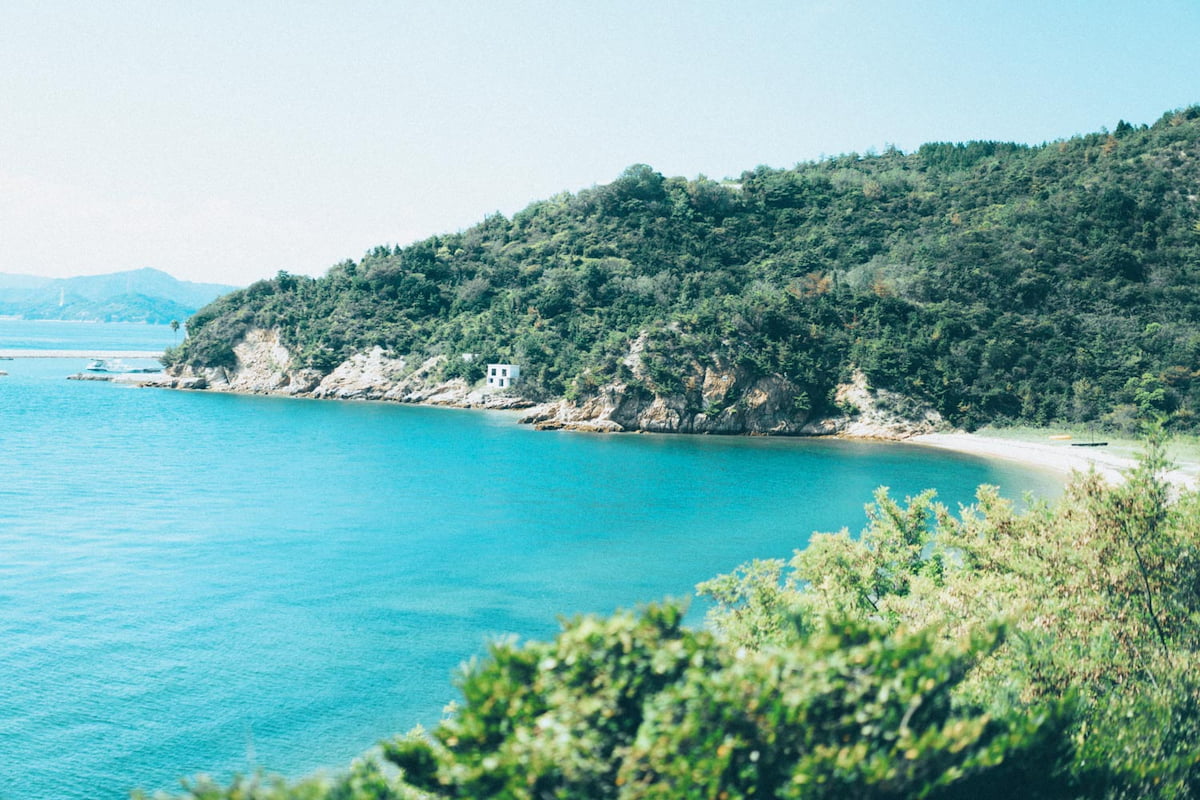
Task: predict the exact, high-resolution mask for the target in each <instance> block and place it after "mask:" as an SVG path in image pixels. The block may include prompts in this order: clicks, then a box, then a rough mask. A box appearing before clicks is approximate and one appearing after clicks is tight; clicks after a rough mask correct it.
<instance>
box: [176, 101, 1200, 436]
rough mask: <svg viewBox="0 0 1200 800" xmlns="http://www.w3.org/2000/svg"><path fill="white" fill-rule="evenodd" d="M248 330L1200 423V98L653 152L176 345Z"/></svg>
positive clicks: (328, 341)
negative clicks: (1034, 129)
mask: <svg viewBox="0 0 1200 800" xmlns="http://www.w3.org/2000/svg"><path fill="white" fill-rule="evenodd" d="M254 327H257V328H276V329H278V330H279V333H280V336H281V339H282V341H283V342H284V343H285V344H286V346H287V348H288V350H289V352H290V353H291V354H292V356H293V359H294V361H295V363H294V364H293V366H294V367H296V368H311V369H315V370H318V371H320V372H329V371H330V370H332V369H333V368H334V367H335V366H337V365H338V364H340V363H341V362H343V361H344V360H345V359H346V358H347V357H348V356H350V355H352V354H353V353H355V352H360V351H363V350H365V349H368V348H371V347H373V346H375V345H379V346H381V347H383V348H384V349H385V350H386V351H388V352H389V353H393V354H396V355H414V356H420V357H428V356H433V355H438V354H444V355H446V356H449V357H448V358H447V359H446V360H445V362H444V365H443V367H442V369H443V371H444V373H445V375H446V376H454V375H461V376H463V377H466V378H469V379H472V380H477V379H478V378H480V377H481V376H482V364H483V363H484V362H486V361H503V362H511V363H517V364H520V365H521V367H522V375H523V379H524V380H525V385H524V388H523V391H524V392H525V393H526V394H528V395H529V396H531V397H533V398H535V399H547V398H552V397H566V398H569V399H572V400H579V399H582V398H586V397H588V396H590V395H591V394H594V393H595V392H596V391H597V387H599V386H602V385H604V384H606V383H612V382H614V381H621V382H624V383H626V384H629V385H631V386H633V389H634V390H636V391H640V392H644V393H646V394H647V395H654V396H662V395H671V394H679V393H681V392H684V391H685V389H686V387H685V386H684V384H685V383H687V382H688V380H689V374H688V372H687V370H685V369H684V368H683V366H682V365H683V364H685V363H689V364H694V363H699V364H701V365H704V364H711V363H718V362H719V363H725V364H735V365H737V366H738V368H740V369H742V370H746V371H748V372H749V373H751V374H754V375H762V376H771V375H775V376H782V377H783V378H786V379H787V380H788V381H789V382H790V384H791V385H794V386H795V387H796V388H795V396H794V398H792V405H793V406H794V408H795V409H797V412H798V413H808V412H813V413H818V412H823V411H829V410H831V408H832V405H833V402H834V401H833V389H834V387H835V385H836V384H837V383H838V382H839V381H841V380H845V379H846V378H847V377H848V376H849V374H850V373H851V371H852V370H853V369H855V368H858V369H861V370H862V371H863V372H864V373H865V374H866V376H867V378H868V380H869V381H870V382H871V384H872V385H873V386H876V387H879V388H886V389H891V390H895V391H898V392H901V393H903V394H905V395H908V396H911V397H913V398H916V399H918V400H921V401H923V402H927V403H929V404H931V405H932V406H933V407H935V408H936V409H937V410H938V411H940V412H941V414H942V415H943V416H944V417H945V418H946V419H948V420H949V421H951V422H953V423H955V424H958V425H963V426H966V427H973V426H977V425H980V424H984V423H989V422H1004V421H1021V422H1030V423H1035V424H1045V423H1048V422H1051V421H1077V422H1083V421H1103V422H1106V423H1109V424H1112V425H1115V426H1122V425H1128V424H1130V421H1131V420H1133V419H1135V418H1138V417H1143V416H1155V417H1164V418H1166V419H1167V420H1168V425H1169V426H1171V427H1174V428H1176V429H1188V430H1192V429H1195V428H1196V427H1197V426H1198V425H1200V416H1198V415H1200V397H1198V393H1197V392H1196V391H1194V386H1195V385H1196V381H1197V380H1198V379H1200V371H1198V370H1200V106H1193V107H1190V108H1187V109H1184V110H1181V111H1174V112H1169V113H1167V114H1165V115H1164V116H1163V117H1162V118H1161V119H1160V120H1158V121H1157V122H1156V123H1154V124H1153V125H1150V126H1145V125H1143V126H1133V125H1129V124H1127V123H1125V122H1121V123H1119V124H1117V125H1116V127H1115V128H1114V130H1113V131H1112V132H1111V133H1110V132H1100V133H1094V134H1089V135H1086V136H1079V137H1075V138H1071V139H1067V140H1063V141H1059V142H1054V143H1050V144H1045V145H1041V146H1036V147H1033V146H1024V145H1016V144H1004V143H997V142H970V143H965V144H951V143H934V144H927V145H924V146H922V147H921V148H919V149H918V150H917V151H916V152H913V153H909V154H905V153H902V152H899V151H897V150H888V151H886V152H883V153H880V154H868V155H865V156H861V155H857V154H850V155H845V156H839V157H836V158H829V159H825V160H821V161H818V162H814V163H803V164H800V165H798V166H796V167H795V168H793V169H770V168H767V167H759V168H757V169H754V170H752V171H748V172H745V173H743V174H742V175H741V176H740V178H738V179H736V180H732V181H724V182H718V181H712V180H708V179H706V178H703V177H701V178H698V179H696V180H685V179H683V178H665V177H664V176H662V175H661V174H659V173H657V172H655V171H654V170H653V169H651V168H650V167H647V166H644V165H638V166H634V167H630V168H629V169H627V170H626V171H625V172H624V173H623V174H622V175H621V176H620V177H618V178H617V179H616V180H615V181H613V182H612V183H610V184H607V185H604V186H598V187H595V188H592V189H588V190H584V191H581V192H579V193H578V194H573V195H572V194H562V195H558V196H556V197H553V198H551V199H549V200H545V201H542V202H537V203H534V204H532V205H530V206H529V207H528V208H526V209H525V210H523V211H521V212H519V213H517V214H516V215H514V217H513V218H512V219H506V218H505V217H503V216H501V215H495V216H491V217H488V218H487V219H485V220H484V221H483V222H481V223H480V224H478V225H476V226H475V227H473V228H470V229H468V230H466V231H463V232H460V233H454V234H449V235H445V236H436V237H433V238H430V239H427V240H425V241H421V242H417V243H415V244H412V245H409V246H407V247H396V248H393V247H378V248H376V249H375V250H373V251H371V252H369V253H368V254H367V255H366V256H364V257H363V259H362V260H361V261H359V262H351V261H347V262H345V263H342V264H339V265H337V266H335V267H333V268H332V269H331V270H330V271H329V273H328V274H327V275H326V276H325V277H323V278H320V279H317V280H313V279H309V278H303V277H297V276H292V275H288V274H286V273H280V275H279V276H278V277H276V278H275V279H273V280H269V281H263V282H260V283H257V284H254V285H253V286H251V287H249V288H248V289H245V290H243V291H241V292H237V293H234V294H232V295H229V296H226V297H224V298H221V299H220V300H218V301H217V302H215V303H213V304H212V305H209V306H208V307H206V308H204V309H202V310H201V311H200V312H199V313H197V314H196V315H195V316H194V317H193V318H192V319H191V321H190V322H189V324H188V329H189V338H188V339H187V340H186V342H185V343H184V345H183V347H182V348H181V349H180V350H179V351H178V352H174V353H172V354H171V358H172V359H173V360H174V361H175V362H177V363H179V364H187V365H191V366H193V367H203V366H213V365H228V366H232V365H233V361H234V354H233V350H232V347H233V345H234V344H236V342H237V341H238V340H239V338H240V337H241V336H242V335H243V334H244V333H245V332H246V331H248V330H249V329H251V328H254ZM639 337H642V342H641V343H640V345H639V347H640V355H639V356H637V357H638V358H640V359H641V364H640V365H639V366H640V368H639V369H633V368H632V367H631V365H630V360H629V359H630V353H631V343H633V342H634V341H635V340H637V339H638V338H639ZM635 350H636V349H635ZM468 353H469V354H475V356H476V357H475V359H474V360H473V361H467V360H463V359H461V358H458V357H456V356H458V355H462V354H468Z"/></svg>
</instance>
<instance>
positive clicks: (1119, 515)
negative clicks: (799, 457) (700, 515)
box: [186, 438, 1200, 800]
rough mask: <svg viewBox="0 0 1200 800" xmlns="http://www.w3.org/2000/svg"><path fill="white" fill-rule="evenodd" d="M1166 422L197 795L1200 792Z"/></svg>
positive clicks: (648, 614)
mask: <svg viewBox="0 0 1200 800" xmlns="http://www.w3.org/2000/svg"><path fill="white" fill-rule="evenodd" d="M1161 454H1162V449H1161V442H1160V441H1159V440H1158V439H1157V438H1156V439H1154V440H1152V442H1151V444H1150V447H1149V450H1148V453H1147V455H1146V457H1145V458H1144V459H1143V460H1142V462H1141V464H1140V465H1139V466H1138V467H1137V468H1135V469H1133V470H1132V471H1131V472H1130V473H1129V474H1128V475H1127V480H1126V482H1125V483H1123V484H1122V485H1119V486H1115V487H1114V486H1109V485H1107V484H1105V483H1104V482H1103V481H1101V480H1100V479H1099V478H1097V477H1096V476H1094V475H1090V476H1082V477H1078V478H1076V480H1075V481H1074V482H1073V483H1072V484H1071V486H1070V487H1069V488H1068V491H1067V493H1066V494H1065V496H1064V497H1063V498H1062V499H1061V500H1059V501H1057V502H1055V503H1052V504H1050V503H1040V504H1037V505H1034V506H1033V507H1031V508H1030V509H1028V510H1026V511H1023V512H1017V511H1015V510H1014V508H1013V507H1012V505H1011V504H1010V503H1008V502H1007V501H1004V500H1002V499H1001V498H999V497H998V495H997V494H996V492H995V490H994V488H989V487H982V488H981V489H980V491H979V494H978V502H977V503H976V505H974V506H973V507H971V508H967V509H964V510H962V511H961V512H960V513H958V514H952V513H951V512H950V511H949V510H948V509H946V508H944V507H942V506H940V505H938V504H937V503H935V502H934V498H933V497H932V495H931V494H930V493H926V494H922V495H920V496H918V497H916V498H909V499H907V500H905V501H904V502H903V503H901V502H897V501H896V500H894V499H892V498H890V497H889V496H888V495H887V492H886V490H880V491H879V492H878V493H877V495H876V498H875V503H874V504H873V505H871V506H869V507H868V511H869V515H868V516H869V523H868V526H867V528H866V529H865V530H864V531H863V532H862V533H861V535H859V536H857V537H851V536H849V535H848V534H847V532H846V531H842V532H841V533H836V534H815V535H814V536H813V537H812V539H811V541H810V543H809V545H808V546H807V547H806V548H805V549H803V550H800V551H797V552H796V554H795V556H794V557H793V558H792V559H791V560H790V562H783V561H780V560H772V561H758V562H754V563H751V564H747V565H744V566H742V567H740V568H738V569H737V570H735V571H734V572H732V573H730V574H728V575H723V576H719V577H717V578H714V579H713V580H711V581H708V582H706V583H705V584H702V585H701V586H700V587H699V588H700V591H701V593H703V594H706V595H707V596H709V597H710V598H711V599H713V600H714V601H716V604H715V607H714V608H713V609H712V611H711V612H710V620H709V622H710V624H709V626H708V630H704V631H697V630H692V629H689V628H687V627H685V626H683V625H682V624H681V618H682V614H681V612H680V610H679V609H678V608H677V607H675V606H672V605H669V604H668V605H665V606H652V607H649V608H647V609H644V610H643V611H642V612H641V613H640V614H636V615H635V614H617V615H615V616H613V617H610V618H607V619H600V618H591V617H589V618H580V619H575V620H571V621H568V622H564V626H563V631H562V632H561V633H560V634H559V635H558V637H557V638H556V639H555V640H554V641H550V642H528V643H524V644H517V643H514V642H500V643H496V644H493V645H492V646H491V647H490V649H489V653H488V655H487V657H486V658H482V659H479V660H477V661H475V662H473V663H471V664H469V665H468V666H466V667H465V668H464V669H463V671H462V673H461V674H460V676H459V679H458V684H459V688H460V689H461V692H462V704H461V705H460V706H458V707H455V708H453V709H450V710H449V711H448V715H447V716H446V718H445V719H443V721H442V722H441V723H440V724H439V725H438V726H437V727H436V728H435V729H434V730H433V731H432V732H431V733H425V732H424V731H421V730H419V729H418V730H415V731H413V732H412V733H410V734H408V735H406V736H402V737H397V738H394V739H391V740H388V741H385V742H383V743H382V748H381V753H380V754H378V755H376V756H371V757H365V758H363V759H361V760H359V761H358V762H356V763H355V764H354V765H353V766H352V767H351V768H350V769H349V770H348V771H346V772H344V773H342V774H340V775H338V776H336V777H332V778H328V777H327V778H315V779H310V780H307V781H303V782H301V783H299V784H294V785H288V784H287V783H285V782H283V781H282V780H272V779H269V778H264V777H261V776H250V777H245V778H240V779H237V780H235V781H234V782H233V784H231V785H229V786H222V785H219V784H215V783H212V782H209V781H201V782H199V783H195V784H193V785H191V786H190V788H189V789H188V793H187V795H186V797H187V798H190V800H235V798H236V799H241V800H301V799H311V800H386V799H387V798H410V799H415V798H426V800H447V799H448V798H512V799H518V798H519V799H520V800H542V799H543V798H561V799H562V800H568V799H571V800H574V799H575V798H588V799H589V800H603V798H613V799H614V800H633V799H634V798H639V799H642V798H658V799H659V800H676V799H677V798H704V799H706V800H745V799H748V798H847V797H852V798H897V799H898V798H964V799H969V800H980V798H1013V797H1021V798H1039V797H1041V798H1111V799H1113V800H1116V799H1117V798H1130V799H1131V800H1132V798H1195V797H1200V493H1196V492H1190V493H1183V494H1182V495H1181V496H1178V497H1175V498H1174V499H1172V497H1171V492H1170V491H1169V487H1168V485H1167V484H1166V483H1165V482H1164V480H1163V477H1162V475H1163V470H1164V468H1165V466H1166V465H1165V462H1164V460H1163V458H1162V455H1161Z"/></svg>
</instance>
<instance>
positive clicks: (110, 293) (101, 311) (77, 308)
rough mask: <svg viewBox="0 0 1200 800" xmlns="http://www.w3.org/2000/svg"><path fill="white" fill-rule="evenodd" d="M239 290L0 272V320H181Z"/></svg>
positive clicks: (132, 275)
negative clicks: (3, 318)
mask: <svg viewBox="0 0 1200 800" xmlns="http://www.w3.org/2000/svg"><path fill="white" fill-rule="evenodd" d="M237 288H238V287H236V286H226V285H224V284H219V283H192V282H190V281H181V280H177V279H176V278H174V277H172V276H170V275H168V274H167V273H165V272H163V271H162V270H157V269H151V268H150V267H146V268H144V269H135V270H129V271H126V272H112V273H109V274H106V275H87V276H82V277H78V278H40V277H37V276H34V275H12V274H6V273H0V316H6V317H19V318H22V319H61V320H83V321H96V322H150V323H157V324H166V323H169V322H170V321H171V320H179V321H180V322H183V321H185V320H186V319H187V318H188V317H190V316H191V315H192V314H194V313H196V310H197V309H199V308H201V307H203V306H205V305H207V304H208V303H210V302H212V301H213V300H215V299H217V298H218V297H220V296H221V295H223V294H228V293H229V292H232V291H234V290H235V289H237Z"/></svg>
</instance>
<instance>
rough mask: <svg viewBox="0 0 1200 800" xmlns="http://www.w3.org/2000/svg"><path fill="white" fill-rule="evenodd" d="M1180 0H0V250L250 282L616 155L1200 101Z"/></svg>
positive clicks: (1197, 64) (758, 156) (933, 135)
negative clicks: (1137, 0)
mask: <svg viewBox="0 0 1200 800" xmlns="http://www.w3.org/2000/svg"><path fill="white" fill-rule="evenodd" d="M1198 45H1200V0H1147V1H1146V2H1141V3H1131V2H1105V1H1103V0H1089V1H1088V2H1083V1H1082V0H1080V1H1078V2H1072V1H1070V0H1068V1H1067V2H1047V0H1041V1H1040V2H1026V1H1025V0H1007V1H1006V2H990V1H988V2H964V0H957V2H950V1H949V0H947V1H944V2H943V1H938V2H884V0H847V1H846V2H806V1H805V0H795V1H794V2H766V1H765V0H763V1H762V2H754V1H753V0H743V1H742V2H736V3H735V2H727V3H718V2H659V3H655V2H647V1H646V0H642V1H641V2H624V1H620V2H600V0H593V1H592V2H587V3H583V2H578V3H577V2H535V1H533V0H529V1H528V2H501V1H500V0H493V2H427V3H415V2H399V1H398V0H397V1H394V2H382V1H380V2H355V1H354V0H345V1H343V2H303V1H301V0H294V1H293V2H278V1H277V2H267V1H265V0H236V1H226V0H206V1H204V2H201V1H200V0H195V1H194V2H186V3H185V2H169V1H168V0H144V1H143V2H137V1H133V0H131V1H128V2H124V1H121V0H114V2H103V3H98V2H82V1H80V2H66V1H65V0H4V2H3V3H0V66H2V69H0V114H2V115H3V116H2V117H0V272H20V273H32V274H40V275H49V276H66V275H76V274H89V273H99V272H110V271H115V270H122V269H136V268H139V267H144V266H153V267H157V268H159V269H164V270H166V271H168V272H171V273H173V274H175V275H177V276H178V277H181V278H185V279H189V280H200V281H219V282H225V283H236V284H246V283H249V282H251V281H253V280H256V279H258V278H262V277H268V276H271V275H273V274H275V272H277V271H278V270H280V269H286V270H289V271H291V272H297V273H307V274H313V275H317V274H321V273H323V272H324V271H325V270H326V269H327V268H328V267H329V266H331V265H332V264H334V263H335V262H337V261H339V260H342V259H344V258H359V257H361V255H362V254H363V253H364V252H366V251H367V250H369V249H370V248H372V247H374V246H375V245H379V244H385V243H386V244H407V243H409V242H412V241H414V240H417V239H420V238H424V237H426V236H429V235H432V234H435V233H445V232H450V231H456V230H460V229H462V228H465V227H468V226H470V225H472V224H474V223H475V222H478V221H479V220H481V219H482V218H483V217H484V216H485V215H487V214H489V213H491V212H494V211H501V212H503V213H504V214H506V215H511V214H512V213H513V212H515V211H518V210H520V209H521V208H523V207H524V206H526V205H528V204H529V203H530V202H532V201H534V200H537V199H541V198H545V197H549V196H551V195H553V194H556V193H558V192H560V191H564V190H567V191H577V190H579V189H581V188H584V187H587V186H591V185H595V184H602V183H607V182H608V181H611V180H612V179H613V178H615V177H616V176H617V175H618V174H619V173H620V172H621V170H623V169H624V168H625V167H627V166H629V165H630V164H634V163H647V164H650V165H651V166H653V167H654V168H655V169H657V170H659V171H661V172H663V173H665V174H667V175H683V176H686V177H689V178H690V177H695V176H696V175H698V174H705V175H708V176H709V177H712V178H722V177H735V176H737V175H738V174H739V173H741V171H742V170H745V169H751V168H753V167H755V166H756V165H758V164H768V165H770V166H775V167H788V166H792V165H793V164H795V163H797V162H800V161H809V160H812V159H816V158H819V157H820V156H821V155H823V154H828V155H833V154H837V153H844V152H849V151H858V152H863V151H866V150H868V149H870V148H876V149H883V148H884V147H886V146H887V145H889V144H892V145H895V146H896V147H899V148H900V149H902V150H904V151H906V152H907V151H910V150H912V149H914V148H916V147H917V146H919V145H920V144H921V143H923V142H926V141H935V140H950V141H963V140H968V139H1000V140H1011V141H1020V142H1029V143H1040V142H1043V141H1048V140H1055V139H1061V138H1066V137H1068V136H1071V135H1073V134H1076V133H1087V132H1091V131H1095V130H1099V129H1100V128H1101V127H1108V128H1112V127H1114V126H1115V125H1116V123H1117V121H1118V120H1120V119H1126V120H1128V121H1130V122H1133V123H1137V124H1140V123H1151V122H1153V121H1154V120H1155V119H1157V118H1158V117H1159V116H1160V115H1161V114H1162V113H1163V112H1165V111H1167V110H1170V109H1174V108H1179V107H1182V106H1185V105H1190V104H1193V103H1197V102H1200V55H1198V52H1200V50H1198Z"/></svg>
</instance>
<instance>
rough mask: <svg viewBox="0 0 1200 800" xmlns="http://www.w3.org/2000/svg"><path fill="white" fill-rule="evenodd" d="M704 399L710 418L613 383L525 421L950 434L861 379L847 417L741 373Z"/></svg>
mask: <svg viewBox="0 0 1200 800" xmlns="http://www.w3.org/2000/svg"><path fill="white" fill-rule="evenodd" d="M703 386H704V389H703V390H702V391H701V392H700V398H701V401H702V402H705V403H706V405H705V409H706V410H704V411H697V410H695V405H696V402H695V398H694V397H691V396H689V395H687V394H676V395H668V396H657V395H651V394H648V393H647V392H646V391H645V389H643V388H642V387H640V386H637V385H630V384H627V383H626V384H610V385H607V386H604V387H602V388H601V389H600V391H599V392H598V393H597V394H596V396H594V397H592V398H589V399H587V400H585V401H582V402H580V403H571V402H568V401H566V400H560V401H558V402H555V403H550V404H547V405H543V406H538V407H536V408H534V409H532V410H531V411H530V412H529V413H528V414H527V415H526V416H525V417H524V418H523V419H522V421H523V422H527V423H530V424H533V425H534V426H535V427H537V428H539V429H543V430H555V429H564V428H565V429H570V430H583V431H650V432H659V433H717V434H747V433H748V434H761V435H800V436H845V437H851V438H859V439H862V438H869V439H906V438H908V437H910V436H915V435H918V434H922V433H930V432H932V431H935V430H940V429H942V428H943V423H942V419H941V416H940V415H939V414H938V413H937V412H936V411H934V410H933V409H930V408H925V407H921V406H918V405H917V404H915V403H913V402H912V401H911V400H909V399H908V398H905V397H903V396H902V395H897V394H895V393H894V392H888V391H886V390H875V389H871V388H869V387H868V386H867V383H866V378H865V376H863V375H862V374H861V373H857V374H856V375H855V376H854V380H853V381H851V382H850V383H846V384H843V385H841V386H839V387H838V390H837V403H838V406H839V407H840V408H844V409H846V412H845V413H844V414H839V415H837V416H831V417H819V418H815V419H811V418H809V416H808V414H807V412H806V411H804V410H803V406H802V405H798V404H797V401H799V400H800V399H801V398H800V396H799V390H798V389H797V387H796V386H795V384H793V383H792V382H791V381H789V380H787V379H786V378H783V377H782V376H772V377H766V378H757V379H752V380H748V379H746V378H745V377H744V376H742V375H739V373H738V371H737V370H730V371H722V370H720V369H710V370H707V371H706V373H705V380H704V383H703Z"/></svg>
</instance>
